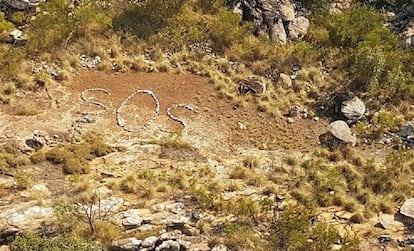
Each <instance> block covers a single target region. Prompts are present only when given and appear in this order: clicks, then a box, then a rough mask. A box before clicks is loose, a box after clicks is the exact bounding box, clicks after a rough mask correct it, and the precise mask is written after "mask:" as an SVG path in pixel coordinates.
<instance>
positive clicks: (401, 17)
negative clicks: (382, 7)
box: [388, 4, 414, 46]
mask: <svg viewBox="0 0 414 251" xmlns="http://www.w3.org/2000/svg"><path fill="white" fill-rule="evenodd" d="M388 16H389V19H390V24H391V28H392V29H393V30H394V31H395V32H397V33H400V34H401V36H402V39H403V42H404V44H405V45H407V46H414V4H404V5H402V6H401V7H399V8H397V9H396V10H395V13H394V12H390V13H389V15H388Z"/></svg>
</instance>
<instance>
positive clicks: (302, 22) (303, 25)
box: [288, 17, 309, 40]
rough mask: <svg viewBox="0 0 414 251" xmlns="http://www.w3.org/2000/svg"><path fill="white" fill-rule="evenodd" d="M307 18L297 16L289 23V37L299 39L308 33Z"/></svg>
mask: <svg viewBox="0 0 414 251" xmlns="http://www.w3.org/2000/svg"><path fill="white" fill-rule="evenodd" d="M308 29H309V20H308V19H307V18H306V17H297V18H295V19H293V20H292V22H290V23H289V26H288V30H289V37H291V38H292V39H296V40H297V39H300V38H302V37H303V36H305V35H306V34H307V33H308Z"/></svg>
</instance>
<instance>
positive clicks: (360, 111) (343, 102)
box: [332, 92, 366, 123]
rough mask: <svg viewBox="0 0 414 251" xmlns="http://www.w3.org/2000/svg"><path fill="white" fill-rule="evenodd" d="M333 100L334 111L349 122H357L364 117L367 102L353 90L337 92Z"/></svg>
mask: <svg viewBox="0 0 414 251" xmlns="http://www.w3.org/2000/svg"><path fill="white" fill-rule="evenodd" d="M332 100H333V103H334V104H333V105H334V112H335V113H336V114H338V115H339V116H340V117H341V118H343V119H346V120H347V122H348V123H355V122H357V121H358V120H360V119H361V118H363V116H364V114H365V111H366V107H365V104H364V102H363V101H362V100H361V99H359V98H358V97H357V96H355V95H354V94H353V93H352V92H346V93H337V94H335V95H334V96H333V99H332Z"/></svg>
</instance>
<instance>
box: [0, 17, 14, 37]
mask: <svg viewBox="0 0 414 251" xmlns="http://www.w3.org/2000/svg"><path fill="white" fill-rule="evenodd" d="M11 29H13V24H12V23H10V22H8V21H7V20H6V19H5V17H4V13H3V12H1V11H0V34H1V33H3V32H5V31H10V30H11Z"/></svg>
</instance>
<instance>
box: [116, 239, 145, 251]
mask: <svg viewBox="0 0 414 251" xmlns="http://www.w3.org/2000/svg"><path fill="white" fill-rule="evenodd" d="M141 243H142V241H141V240H138V239H137V238H135V237H131V238H126V239H121V240H116V241H113V242H112V249H114V250H118V251H134V250H137V249H138V248H139V246H140V245H141Z"/></svg>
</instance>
